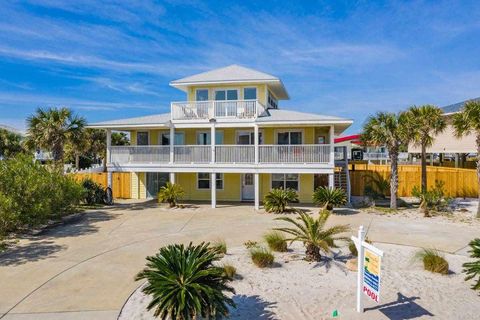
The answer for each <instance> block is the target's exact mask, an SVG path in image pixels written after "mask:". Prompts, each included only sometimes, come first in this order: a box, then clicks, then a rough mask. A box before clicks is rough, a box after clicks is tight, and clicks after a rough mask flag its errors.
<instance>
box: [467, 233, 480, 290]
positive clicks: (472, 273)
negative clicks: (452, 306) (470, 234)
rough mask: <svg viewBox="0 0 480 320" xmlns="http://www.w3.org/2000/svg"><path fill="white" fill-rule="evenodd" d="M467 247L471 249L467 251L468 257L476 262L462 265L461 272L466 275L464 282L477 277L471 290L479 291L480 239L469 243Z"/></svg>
mask: <svg viewBox="0 0 480 320" xmlns="http://www.w3.org/2000/svg"><path fill="white" fill-rule="evenodd" d="M469 246H470V248H471V250H470V251H469V252H470V257H471V258H473V259H476V260H475V261H472V262H467V263H464V264H463V272H465V273H466V274H467V277H466V278H465V281H468V280H471V279H474V278H475V277H477V280H476V283H474V284H473V285H472V289H473V290H480V238H476V239H474V240H472V241H470V243H469Z"/></svg>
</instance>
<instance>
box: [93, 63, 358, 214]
mask: <svg viewBox="0 0 480 320" xmlns="http://www.w3.org/2000/svg"><path fill="white" fill-rule="evenodd" d="M170 85H171V86H173V87H174V88H177V89H179V90H182V91H184V92H185V93H186V100H187V101H183V102H172V103H171V112H170V113H165V114H158V115H151V116H145V117H138V118H130V119H122V120H112V121H107V122H100V123H94V124H90V125H89V127H91V128H102V129H106V130H107V145H108V154H107V161H108V172H109V176H110V178H109V181H111V172H119V171H121V172H132V175H131V177H132V180H131V196H132V198H139V199H143V198H150V197H155V196H156V195H157V192H158V190H159V188H160V186H162V185H164V183H165V182H166V181H168V180H169V181H172V182H175V183H178V184H180V185H181V186H182V187H183V188H184V190H185V192H186V195H185V197H184V199H185V200H210V201H211V203H212V207H215V205H216V201H217V199H218V200H222V201H253V202H254V204H255V208H258V207H259V203H260V199H262V198H263V196H264V195H265V194H266V193H267V192H269V191H270V190H271V189H272V188H292V189H295V190H297V191H298V193H299V198H300V201H301V202H312V194H313V191H314V189H315V188H316V187H318V186H320V185H329V186H333V185H334V173H335V163H334V144H333V139H334V136H335V135H338V134H340V133H342V132H343V131H344V130H345V129H347V128H348V127H349V126H350V125H351V124H352V121H351V120H349V119H343V118H339V117H333V116H326V115H320V114H311V113H302V112H297V111H290V110H282V109H280V108H279V100H286V99H289V96H288V93H287V90H286V89H285V87H284V85H283V83H282V81H281V80H280V79H278V78H277V77H274V76H272V75H269V74H266V73H263V72H259V71H256V70H252V69H249V68H245V67H241V66H237V65H231V66H228V67H225V68H220V69H215V70H212V71H208V72H204V73H200V74H196V75H193V76H190V77H186V78H183V79H179V80H175V81H172V82H171V83H170ZM112 130H122V131H129V132H130V135H131V143H132V145H131V146H111V143H110V136H111V131H112ZM337 171H338V169H337Z"/></svg>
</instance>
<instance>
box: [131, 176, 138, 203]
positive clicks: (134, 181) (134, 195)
mask: <svg viewBox="0 0 480 320" xmlns="http://www.w3.org/2000/svg"><path fill="white" fill-rule="evenodd" d="M131 177H132V181H131V183H130V185H131V188H132V189H131V194H132V199H138V198H139V195H138V173H137V172H132V174H131Z"/></svg>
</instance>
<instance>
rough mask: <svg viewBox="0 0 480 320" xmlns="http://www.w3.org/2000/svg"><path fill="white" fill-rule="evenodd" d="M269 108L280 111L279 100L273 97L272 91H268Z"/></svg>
mask: <svg viewBox="0 0 480 320" xmlns="http://www.w3.org/2000/svg"><path fill="white" fill-rule="evenodd" d="M268 107H269V108H273V109H278V100H277V98H275V97H274V96H273V94H272V93H271V92H270V90H268Z"/></svg>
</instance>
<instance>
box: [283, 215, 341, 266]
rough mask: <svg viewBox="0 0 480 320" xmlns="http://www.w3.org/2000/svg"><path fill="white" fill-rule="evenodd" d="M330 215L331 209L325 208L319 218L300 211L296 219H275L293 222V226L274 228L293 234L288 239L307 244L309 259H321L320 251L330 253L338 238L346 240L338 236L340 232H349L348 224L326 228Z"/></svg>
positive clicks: (306, 252) (307, 257)
mask: <svg viewBox="0 0 480 320" xmlns="http://www.w3.org/2000/svg"><path fill="white" fill-rule="evenodd" d="M329 216H330V211H328V210H323V211H322V212H320V214H319V216H318V218H314V217H312V216H310V215H309V214H307V213H305V212H299V216H298V217H297V218H296V219H293V218H290V217H279V218H277V219H275V220H283V221H286V222H288V223H291V224H293V225H294V226H295V227H293V228H274V230H277V231H282V232H285V233H287V234H290V235H292V237H291V238H287V239H286V240H287V241H291V242H293V241H301V242H303V244H304V245H305V246H306V251H305V254H306V259H307V260H308V261H320V258H321V255H320V251H323V252H324V253H329V252H330V248H334V247H336V245H335V241H336V240H345V241H347V240H348V238H346V237H337V235H338V234H340V233H344V232H348V231H349V230H350V227H349V226H348V225H336V226H333V227H330V228H328V229H325V223H326V222H327V220H328V217H329Z"/></svg>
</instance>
